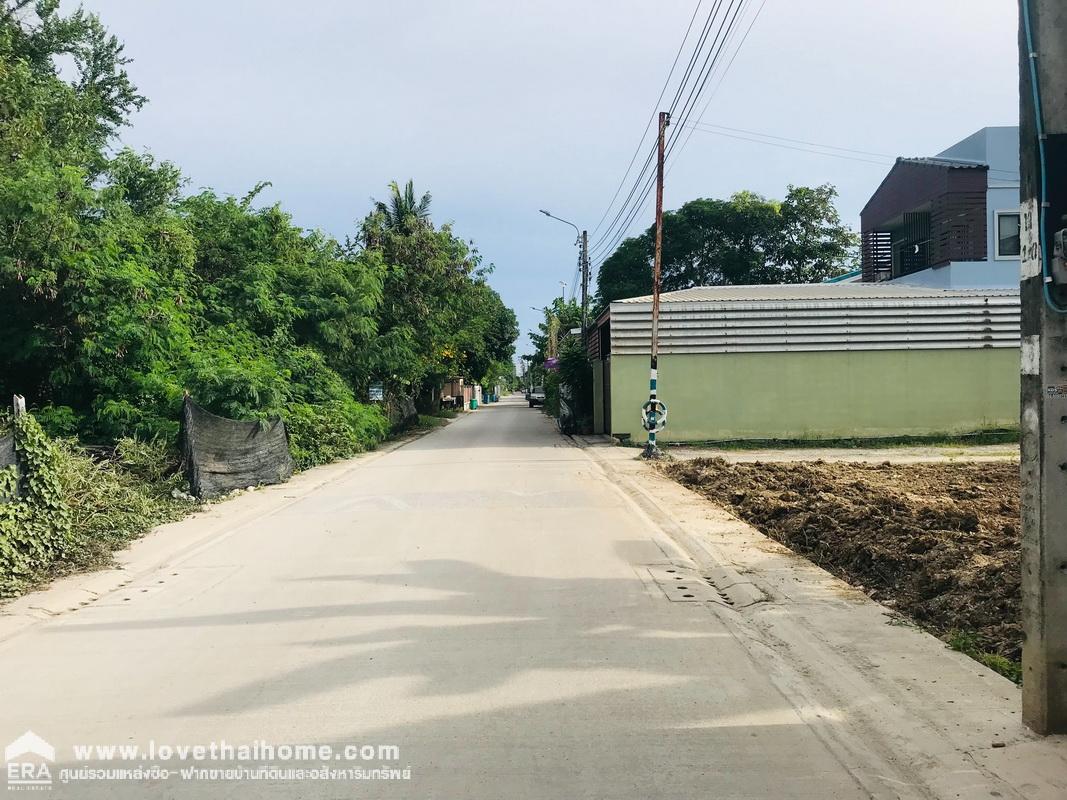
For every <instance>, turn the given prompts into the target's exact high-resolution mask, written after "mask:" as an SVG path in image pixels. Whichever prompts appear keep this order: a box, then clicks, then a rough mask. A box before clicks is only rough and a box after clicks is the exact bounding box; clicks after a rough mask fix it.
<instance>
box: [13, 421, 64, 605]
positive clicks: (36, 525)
mask: <svg viewBox="0 0 1067 800" xmlns="http://www.w3.org/2000/svg"><path fill="white" fill-rule="evenodd" d="M14 433H15V452H16V455H17V457H18V460H19V463H20V465H21V466H22V468H23V469H22V472H23V474H22V478H21V480H20V481H18V483H19V488H20V490H21V493H20V496H19V497H18V498H17V499H16V500H15V501H14V502H7V503H0V597H5V596H8V595H10V594H12V593H13V592H14V591H15V590H16V589H17V587H19V586H20V585H21V584H23V583H25V582H26V581H28V580H30V579H31V578H32V576H33V575H34V574H35V573H36V572H38V571H39V570H41V569H43V568H45V567H47V566H48V565H50V564H51V563H52V562H53V561H55V560H56V559H57V558H59V557H61V556H62V555H63V554H65V553H66V552H68V550H69V547H70V544H71V538H72V533H71V509H70V507H69V505H68V502H67V498H66V497H65V494H64V485H63V481H62V474H61V471H60V465H61V458H60V454H59V452H58V451H57V449H56V447H55V446H54V445H53V444H52V442H51V441H50V440H49V438H48V436H46V435H45V433H44V431H43V430H41V426H40V425H38V424H37V420H35V419H34V418H33V417H32V416H31V415H29V414H23V415H22V416H20V417H17V418H16V419H15V422H14ZM5 473H6V475H5V477H4V478H3V484H4V485H3V486H2V487H0V496H4V497H9V496H10V494H9V491H10V489H11V488H13V484H14V482H15V477H13V476H14V475H15V473H14V470H5Z"/></svg>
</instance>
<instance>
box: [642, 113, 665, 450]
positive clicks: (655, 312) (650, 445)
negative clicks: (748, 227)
mask: <svg viewBox="0 0 1067 800" xmlns="http://www.w3.org/2000/svg"><path fill="white" fill-rule="evenodd" d="M670 121H671V117H670V114H669V113H667V112H666V111H661V112H659V138H658V140H657V142H656V253H655V255H654V256H653V259H652V343H651V345H652V347H651V350H652V355H651V360H650V362H649V374H648V402H647V403H645V405H644V412H645V414H644V421H645V429H646V430H647V431H648V442H647V443H646V444H645V450H644V452H643V453H642V455H643V456H644V457H645V458H658V457H659V455H660V452H659V447H657V446H656V432H657V431H659V430H660V429H661V428H662V427H663V423H664V422H665V418H664V417H665V412H666V406H664V404H663V403H661V402H660V401H659V398H658V396H657V395H658V388H657V385H656V384H657V381H658V377H659V375H658V366H657V361H658V358H659V284H660V273H661V271H662V269H663V157H664V139H665V138H666V133H667V126H668V125H669V124H670Z"/></svg>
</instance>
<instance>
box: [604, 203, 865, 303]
mask: <svg viewBox="0 0 1067 800" xmlns="http://www.w3.org/2000/svg"><path fill="white" fill-rule="evenodd" d="M836 196H837V192H836V190H835V189H834V188H833V187H832V186H829V185H825V186H818V187H814V188H808V187H802V186H790V187H789V190H788V193H787V195H786V198H785V200H784V201H781V202H778V201H774V200H768V199H767V198H765V197H762V196H761V195H758V194H755V193H753V192H738V193H737V194H734V195H733V196H732V197H731V198H730V199H729V200H714V199H704V198H701V199H698V200H691V201H690V202H688V203H685V204H684V205H683V206H682V207H681V208H679V209H678V210H676V211H669V212H667V213H666V214H664V218H663V282H662V288H663V290H664V291H675V290H678V289H687V288H690V287H693V286H718V285H742V284H765V283H812V282H817V281H821V280H825V279H826V278H828V277H832V276H834V275H838V274H841V273H843V272H846V271H847V270H848V269H850V268H852V267H853V266H854V264H855V262H856V256H857V253H856V250H857V245H858V242H857V237H856V235H855V234H854V233H853V232H851V231H850V230H849V229H848V228H846V227H845V226H844V225H842V224H841V219H840V217H839V215H838V213H837V210H836V208H834V204H833V200H834V198H835V197H836ZM652 243H653V239H652V229H651V228H650V229H649V230H648V231H646V232H645V233H643V234H641V235H640V236H637V237H634V238H632V239H626V240H625V241H624V242H623V243H622V244H621V245H620V246H619V247H618V249H616V251H615V252H614V253H612V254H611V256H609V257H608V258H607V259H606V260H605V261H604V263H603V264H602V265H601V267H600V272H599V274H598V276H597V289H598V300H599V302H600V303H601V304H605V303H609V302H611V301H612V300H618V299H620V298H623V297H633V296H640V295H644V294H648V293H650V292H651V291H652V268H651V264H652Z"/></svg>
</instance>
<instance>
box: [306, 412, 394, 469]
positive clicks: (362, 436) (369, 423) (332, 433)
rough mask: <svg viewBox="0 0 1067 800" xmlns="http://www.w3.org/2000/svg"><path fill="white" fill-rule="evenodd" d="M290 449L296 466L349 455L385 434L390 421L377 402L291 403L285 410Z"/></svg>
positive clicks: (370, 444) (362, 449)
mask: <svg viewBox="0 0 1067 800" xmlns="http://www.w3.org/2000/svg"><path fill="white" fill-rule="evenodd" d="M285 424H286V429H287V430H288V431H289V450H290V452H291V453H292V454H293V460H294V461H295V462H296V466H297V469H307V468H308V467H312V466H315V465H316V464H325V463H327V462H330V461H335V460H337V459H339V458H350V457H352V456H354V455H356V454H357V453H361V452H363V451H364V450H368V449H370V448H371V447H373V446H374V445H375V444H377V443H378V442H380V441H381V440H382V439H384V438H385V436H386V434H387V433H388V432H389V422H388V420H387V419H386V418H385V415H384V414H383V413H382V412H381V410H380V409H379V408H378V407H376V406H367V405H363V404H361V403H357V402H355V401H350V402H348V403H344V402H335V403H330V404H327V405H311V404H310V403H292V404H290V405H289V406H288V407H287V408H286V411H285Z"/></svg>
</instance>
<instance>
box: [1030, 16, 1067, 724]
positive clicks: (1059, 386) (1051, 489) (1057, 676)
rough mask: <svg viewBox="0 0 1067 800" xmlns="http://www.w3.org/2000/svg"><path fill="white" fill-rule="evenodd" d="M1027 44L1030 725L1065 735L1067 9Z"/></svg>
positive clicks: (1036, 21) (1039, 24)
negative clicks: (1062, 245)
mask: <svg viewBox="0 0 1067 800" xmlns="http://www.w3.org/2000/svg"><path fill="white" fill-rule="evenodd" d="M1019 45H1020V46H1019V67H1020V69H1019V73H1020V74H1019V78H1020V90H1021V91H1020V101H1021V102H1020V118H1019V135H1020V139H1019V143H1020V155H1021V163H1020V170H1021V185H1022V211H1021V214H1022V216H1021V222H1020V228H1021V239H1022V240H1021V262H1022V263H1021V283H1020V292H1021V300H1022V326H1021V327H1022V345H1021V346H1022V365H1021V372H1022V389H1021V400H1022V402H1021V412H1022V415H1021V431H1022V454H1021V455H1022V463H1021V477H1022V601H1023V607H1022V624H1023V633H1024V643H1023V689H1022V694H1023V722H1024V723H1025V724H1026V725H1028V726H1029V727H1031V728H1033V729H1034V730H1035V731H1036V732H1038V733H1041V734H1050V733H1067V274H1064V273H1065V270H1064V269H1063V268H1062V260H1063V254H1062V250H1058V251H1057V252H1054V250H1053V243H1054V241H1055V240H1056V239H1058V238H1060V237H1062V236H1064V235H1065V234H1062V233H1060V232H1061V231H1063V229H1065V228H1067V217H1065V214H1067V4H1065V3H1064V2H1063V0H1021V2H1020V26H1019ZM1061 241H1062V239H1061Z"/></svg>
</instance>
